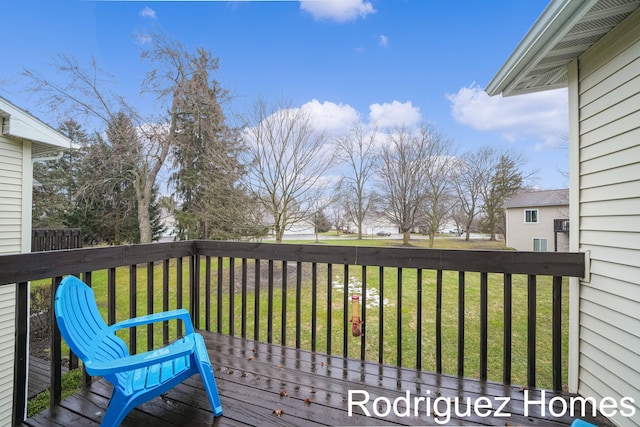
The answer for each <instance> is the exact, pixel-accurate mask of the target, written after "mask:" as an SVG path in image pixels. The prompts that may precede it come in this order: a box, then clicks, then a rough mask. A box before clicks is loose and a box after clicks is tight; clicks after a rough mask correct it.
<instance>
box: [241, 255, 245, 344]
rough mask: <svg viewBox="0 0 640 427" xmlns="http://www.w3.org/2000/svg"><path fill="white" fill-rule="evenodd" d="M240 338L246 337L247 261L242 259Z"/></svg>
mask: <svg viewBox="0 0 640 427" xmlns="http://www.w3.org/2000/svg"><path fill="white" fill-rule="evenodd" d="M240 328H241V335H242V338H246V337H247V259H246V258H242V322H241V323H240Z"/></svg>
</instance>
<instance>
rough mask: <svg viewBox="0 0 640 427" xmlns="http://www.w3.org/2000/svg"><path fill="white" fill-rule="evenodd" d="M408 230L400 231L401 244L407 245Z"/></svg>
mask: <svg viewBox="0 0 640 427" xmlns="http://www.w3.org/2000/svg"><path fill="white" fill-rule="evenodd" d="M409 237H410V233H409V230H407V231H403V232H402V246H409Z"/></svg>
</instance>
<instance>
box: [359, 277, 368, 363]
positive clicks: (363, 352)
mask: <svg viewBox="0 0 640 427" xmlns="http://www.w3.org/2000/svg"><path fill="white" fill-rule="evenodd" d="M361 274H362V295H361V296H360V303H361V307H362V313H361V316H362V319H360V320H362V324H361V325H360V332H361V333H362V335H360V360H364V359H365V358H366V349H367V346H366V342H365V340H364V339H365V335H364V333H365V330H364V328H365V325H366V321H367V266H366V265H363V266H362V273H361Z"/></svg>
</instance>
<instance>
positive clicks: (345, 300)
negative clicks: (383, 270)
mask: <svg viewBox="0 0 640 427" xmlns="http://www.w3.org/2000/svg"><path fill="white" fill-rule="evenodd" d="M343 286H344V288H343V290H344V292H343V293H342V356H343V357H347V354H348V348H347V347H348V343H349V314H348V313H349V264H345V265H344V279H343Z"/></svg>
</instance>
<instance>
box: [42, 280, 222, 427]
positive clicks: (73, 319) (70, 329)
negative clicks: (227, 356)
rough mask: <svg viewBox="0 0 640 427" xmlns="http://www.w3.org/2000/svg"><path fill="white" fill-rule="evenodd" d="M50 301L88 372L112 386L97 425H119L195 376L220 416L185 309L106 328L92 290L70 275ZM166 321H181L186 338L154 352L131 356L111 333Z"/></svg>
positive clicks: (198, 341) (200, 343)
mask: <svg viewBox="0 0 640 427" xmlns="http://www.w3.org/2000/svg"><path fill="white" fill-rule="evenodd" d="M54 305H55V313H56V320H57V322H58V327H59V328H60V333H61V335H62V337H63V338H64V339H65V341H66V342H67V344H68V345H69V347H70V348H71V350H72V351H73V352H74V353H75V354H76V355H77V356H78V357H79V358H80V359H81V360H82V361H83V363H84V366H85V369H86V370H87V372H88V373H89V374H90V375H94V376H102V377H104V378H105V379H107V380H108V381H109V382H111V383H112V384H113V387H114V388H113V394H112V396H111V400H110V402H109V406H108V408H107V411H106V413H105V415H104V417H103V419H102V424H101V425H103V426H117V425H120V423H121V422H122V421H123V420H124V418H125V417H126V416H127V414H128V413H129V412H130V411H131V410H132V409H133V408H135V407H136V406H138V405H139V404H141V403H143V402H146V401H147V400H150V399H152V398H154V397H156V396H159V395H160V394H162V393H164V392H166V391H168V390H169V389H171V388H173V387H174V386H176V385H177V384H179V383H181V382H182V381H184V380H185V379H187V378H189V377H190V376H192V375H194V374H200V378H202V382H203V384H204V388H205V390H206V392H207V396H208V397H209V402H210V403H211V407H212V408H213V414H214V415H215V416H216V417H217V416H220V415H222V405H221V404H220V397H219V396H218V387H217V386H216V380H215V378H214V376H213V371H212V369H211V362H210V360H209V355H208V354H207V349H206V347H205V344H204V340H203V338H202V335H200V334H198V333H196V332H195V331H194V329H193V324H192V323H191V319H190V317H189V312H188V311H187V310H184V309H181V310H172V311H167V312H164V313H157V314H151V315H148V316H141V317H136V318H134V319H129V320H125V321H122V322H119V323H116V324H113V325H111V326H107V325H106V323H105V322H104V320H103V319H102V317H101V316H100V313H99V312H98V306H97V305H96V301H95V296H94V293H93V290H92V289H91V288H90V287H89V286H87V285H86V284H85V283H83V282H82V281H81V280H80V279H78V278H76V277H74V276H67V277H65V278H64V279H63V280H62V282H61V283H60V286H59V287H58V290H57V292H56V298H55V304H54ZM170 319H180V320H182V322H183V323H184V325H185V332H186V333H185V336H184V337H183V338H180V339H179V340H177V341H175V342H173V343H172V344H169V345H168V346H166V347H163V348H160V349H158V350H152V351H148V352H146V353H141V354H136V355H133V356H132V355H130V354H129V350H128V348H127V345H126V344H125V343H124V341H123V340H122V339H120V338H119V337H118V336H116V334H115V332H116V331H117V330H119V329H123V328H131V327H133V326H139V325H145V324H149V323H155V322H162V321H165V320H170Z"/></svg>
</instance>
